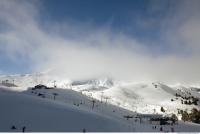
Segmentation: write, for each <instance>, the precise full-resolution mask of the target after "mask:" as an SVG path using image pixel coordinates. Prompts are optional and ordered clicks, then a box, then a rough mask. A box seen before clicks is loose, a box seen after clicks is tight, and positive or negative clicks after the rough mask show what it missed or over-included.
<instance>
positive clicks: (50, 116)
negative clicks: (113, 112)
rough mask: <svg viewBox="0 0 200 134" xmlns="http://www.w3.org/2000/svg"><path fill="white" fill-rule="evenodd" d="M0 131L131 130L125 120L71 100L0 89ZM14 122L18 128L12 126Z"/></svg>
mask: <svg viewBox="0 0 200 134" xmlns="http://www.w3.org/2000/svg"><path fill="white" fill-rule="evenodd" d="M0 106H1V111H0V119H1V120H0V124H1V125H0V131H1V132H9V131H21V128H22V127H23V126H26V131H29V132H62V131H67V132H82V131H83V129H84V128H85V129H86V131H90V132H92V131H94V132H98V131H101V132H110V131H116V132H118V131H129V129H128V126H127V125H125V124H124V122H118V121H117V120H115V119H114V118H113V119H112V118H109V117H107V116H103V115H102V114H97V113H95V112H92V111H87V110H84V109H80V108H77V107H73V106H72V105H69V104H64V103H59V102H57V101H51V100H50V99H43V98H39V97H36V96H31V95H27V94H24V93H16V92H11V91H7V90H6V91H4V90H2V89H1V90H0ZM12 125H15V126H16V128H17V130H11V126H12Z"/></svg>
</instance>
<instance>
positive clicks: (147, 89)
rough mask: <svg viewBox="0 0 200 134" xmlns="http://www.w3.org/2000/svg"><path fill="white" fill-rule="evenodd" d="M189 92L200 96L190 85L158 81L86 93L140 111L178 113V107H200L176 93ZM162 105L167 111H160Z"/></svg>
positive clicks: (117, 86)
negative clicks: (183, 101)
mask: <svg viewBox="0 0 200 134" xmlns="http://www.w3.org/2000/svg"><path fill="white" fill-rule="evenodd" d="M180 91H182V92H180ZM188 92H190V93H191V95H193V96H195V97H197V98H200V94H199V93H198V92H196V91H194V90H192V91H191V90H190V88H189V87H187V88H186V87H170V86H167V85H165V84H162V83H158V82H157V83H121V84H118V85H116V86H113V87H111V88H109V89H106V90H101V91H87V92H85V93H87V94H91V95H92V96H93V97H94V98H96V99H99V100H101V99H102V98H103V100H104V101H109V102H110V103H112V104H114V105H120V106H121V107H123V108H126V109H129V110H132V111H136V112H139V113H160V114H171V113H177V109H182V110H185V109H188V110H190V109H192V108H194V107H195V108H197V109H199V105H198V106H194V105H183V104H181V98H177V97H176V96H175V94H176V93H178V94H181V95H183V96H186V94H187V93H188ZM171 99H173V101H171ZM161 107H164V109H165V110H166V112H165V113H162V112H161V111H160V109H161Z"/></svg>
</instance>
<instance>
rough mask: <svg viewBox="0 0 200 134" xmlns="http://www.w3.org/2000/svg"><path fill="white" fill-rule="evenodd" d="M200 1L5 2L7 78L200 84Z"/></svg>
mask: <svg viewBox="0 0 200 134" xmlns="http://www.w3.org/2000/svg"><path fill="white" fill-rule="evenodd" d="M199 12H200V1H199V0H176V1H174V0H162V1H161V0H29V1H27V0H1V1H0V74H25V73H35V72H47V71H48V73H49V74H51V75H56V76H59V77H63V78H69V79H88V78H95V77H111V78H113V79H118V80H129V81H161V82H165V83H173V84H174V83H184V84H198V83H199V81H200V73H199V72H200V71H199V68H200V60H199V59H200V53H199V50H200V45H199V44H200V38H199V35H200V27H199V25H200V14H199Z"/></svg>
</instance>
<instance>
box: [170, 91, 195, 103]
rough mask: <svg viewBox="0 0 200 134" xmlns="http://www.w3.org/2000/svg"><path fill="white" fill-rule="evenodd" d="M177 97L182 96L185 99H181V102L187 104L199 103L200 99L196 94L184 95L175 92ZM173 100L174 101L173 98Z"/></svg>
mask: <svg viewBox="0 0 200 134" xmlns="http://www.w3.org/2000/svg"><path fill="white" fill-rule="evenodd" d="M175 96H176V97H181V98H182V99H183V100H181V104H186V105H192V104H193V105H198V101H199V99H198V98H196V97H194V96H188V97H187V96H182V95H180V94H177V93H176V94H175ZM171 101H174V100H173V99H171Z"/></svg>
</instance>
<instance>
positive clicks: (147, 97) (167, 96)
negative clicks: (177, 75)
mask: <svg viewBox="0 0 200 134" xmlns="http://www.w3.org/2000/svg"><path fill="white" fill-rule="evenodd" d="M0 81H1V83H0V95H1V97H0V99H1V101H0V102H1V105H5V107H4V108H3V109H4V111H3V114H9V115H10V114H13V111H15V109H17V113H23V111H24V112H25V113H26V114H25V115H21V114H20V116H19V117H13V116H12V118H11V119H9V120H10V121H8V122H7V124H5V125H4V126H0V130H2V131H8V130H9V128H6V127H8V126H9V125H11V124H12V123H11V122H12V121H11V120H13V119H14V120H15V121H17V120H19V118H22V119H23V116H25V117H24V118H25V119H27V120H28V121H27V122H26V120H25V121H24V122H26V124H31V125H30V128H32V130H30V131H58V130H60V131H82V129H83V126H84V125H83V124H84V123H83V122H80V124H79V125H80V126H81V127H75V128H74V129H73V127H72V126H70V125H69V127H70V128H71V127H72V129H70V128H68V127H65V126H62V125H61V126H60V127H58V128H56V127H52V128H51V129H47V128H48V127H49V126H47V125H43V126H42V128H40V127H39V126H37V125H35V124H36V123H37V120H36V118H37V116H38V114H36V113H37V112H36V113H35V112H34V113H32V112H31V111H30V110H27V109H26V108H25V109H24V108H23V106H22V105H24V107H29V105H33V106H34V108H33V109H38V111H39V112H38V113H41V116H44V121H43V124H48V123H47V121H50V120H51V119H49V118H51V116H54V115H53V113H54V114H59V115H60V116H58V118H57V117H55V118H54V117H52V121H53V120H57V121H58V120H62V122H61V124H62V123H63V124H67V123H68V121H67V119H65V118H64V119H61V116H63V117H64V116H66V117H68V115H66V113H68V112H69V113H70V112H71V113H70V114H69V115H70V117H71V118H69V120H72V118H73V119H74V120H76V121H77V120H79V118H82V116H88V117H87V118H88V120H87V121H88V122H89V123H88V124H90V123H91V124H92V122H93V121H94V120H96V117H97V118H101V119H100V122H99V123H97V124H98V125H101V126H102V124H101V123H103V122H104V121H106V122H107V119H108V123H110V124H113V125H108V124H107V125H108V126H110V127H109V128H107V127H104V126H102V127H100V128H98V129H97V128H96V127H97V126H96V125H94V126H93V125H91V124H90V125H88V126H87V125H86V126H85V127H87V131H147V132H150V131H152V130H151V129H149V128H148V127H150V126H149V125H145V124H143V126H141V125H139V124H137V122H135V124H134V125H135V126H137V127H133V124H131V126H130V122H127V121H126V120H124V118H123V116H124V115H131V116H132V115H134V116H135V115H137V114H155V115H157V114H159V115H160V114H161V115H164V116H166V115H168V116H169V115H171V114H176V115H177V116H178V117H179V119H181V115H180V114H179V113H178V111H179V110H187V111H190V110H191V109H192V108H196V109H200V102H199V100H198V99H199V98H200V93H199V92H200V88H198V87H194V86H183V85H175V86H171V85H167V84H163V83H160V82H152V83H149V82H147V83H144V82H143V83H133V82H120V81H115V80H113V79H110V78H99V79H92V80H83V81H70V80H69V79H59V78H56V77H51V76H49V75H47V74H44V73H37V74H31V75H30V74H27V75H9V76H0ZM38 84H43V85H46V86H48V87H54V86H56V88H50V89H35V90H33V89H32V88H29V87H34V86H35V85H38ZM9 90H14V91H9ZM5 91H6V92H5ZM16 91H20V92H16ZM15 95H16V98H15V97H13V96H15ZM10 97H13V98H14V99H11V101H10V102H9V104H7V101H9V99H10ZM38 97H39V98H38ZM54 97H55V98H54ZM21 98H22V99H21ZM26 99H27V101H26V103H22V104H20V102H22V101H23V100H24V101H25V100H26ZM195 99H197V101H194V100H195ZM55 100H56V101H55ZM94 100H95V104H94V106H92V104H93V101H94ZM35 103H36V104H35ZM40 103H41V104H42V107H45V108H47V109H51V110H52V111H54V110H53V109H54V108H56V109H57V108H58V107H64V108H61V109H62V110H58V111H60V112H58V113H57V112H53V113H51V114H47V115H46V113H48V112H47V111H48V110H47V111H46V109H41V105H40ZM11 105H13V106H14V107H10V106H11ZM18 105H19V107H16V106H18ZM49 105H50V108H49ZM57 105H58V106H57ZM92 107H93V108H92ZM94 107H95V108H94ZM161 107H163V108H164V112H163V111H161ZM74 108H75V109H74ZM33 109H31V110H33ZM63 109H64V110H63ZM6 111H9V112H6ZM33 111H34V110H33ZM82 111H83V113H82ZM116 111H117V112H116ZM73 112H75V113H76V114H73ZM28 113H29V114H28ZM78 113H80V115H78ZM85 114H86V115H85ZM90 114H91V115H90ZM0 115H2V114H0ZM29 116H32V117H33V118H34V119H33V121H31V122H29V121H30V120H32V117H31V118H29ZM5 117H6V116H3V117H2V118H3V119H4V121H5V120H6V118H5ZM93 117H94V118H95V119H94V118H93ZM47 118H48V119H47ZM84 120H86V119H84ZM101 120H103V121H101ZM76 121H75V122H76ZM50 122H51V121H50ZM0 123H1V122H0ZM81 123H82V124H81ZM180 123H181V124H182V126H181V127H180V126H179V128H178V126H177V128H176V130H177V131H183V130H184V131H192V130H195V131H200V130H199V129H200V126H198V125H193V124H192V125H191V124H190V125H189V124H188V123H186V124H185V123H182V122H180ZM16 124H21V123H17V122H16ZM50 125H51V126H57V125H55V124H54V123H52V124H50ZM72 125H75V124H73V123H72ZM89 126H91V127H89ZM116 126H117V128H119V129H116V128H115V127H116ZM118 126H123V127H118ZM183 126H184V127H183ZM144 127H145V128H144ZM186 128H187V130H186ZM153 131H155V130H153Z"/></svg>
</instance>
